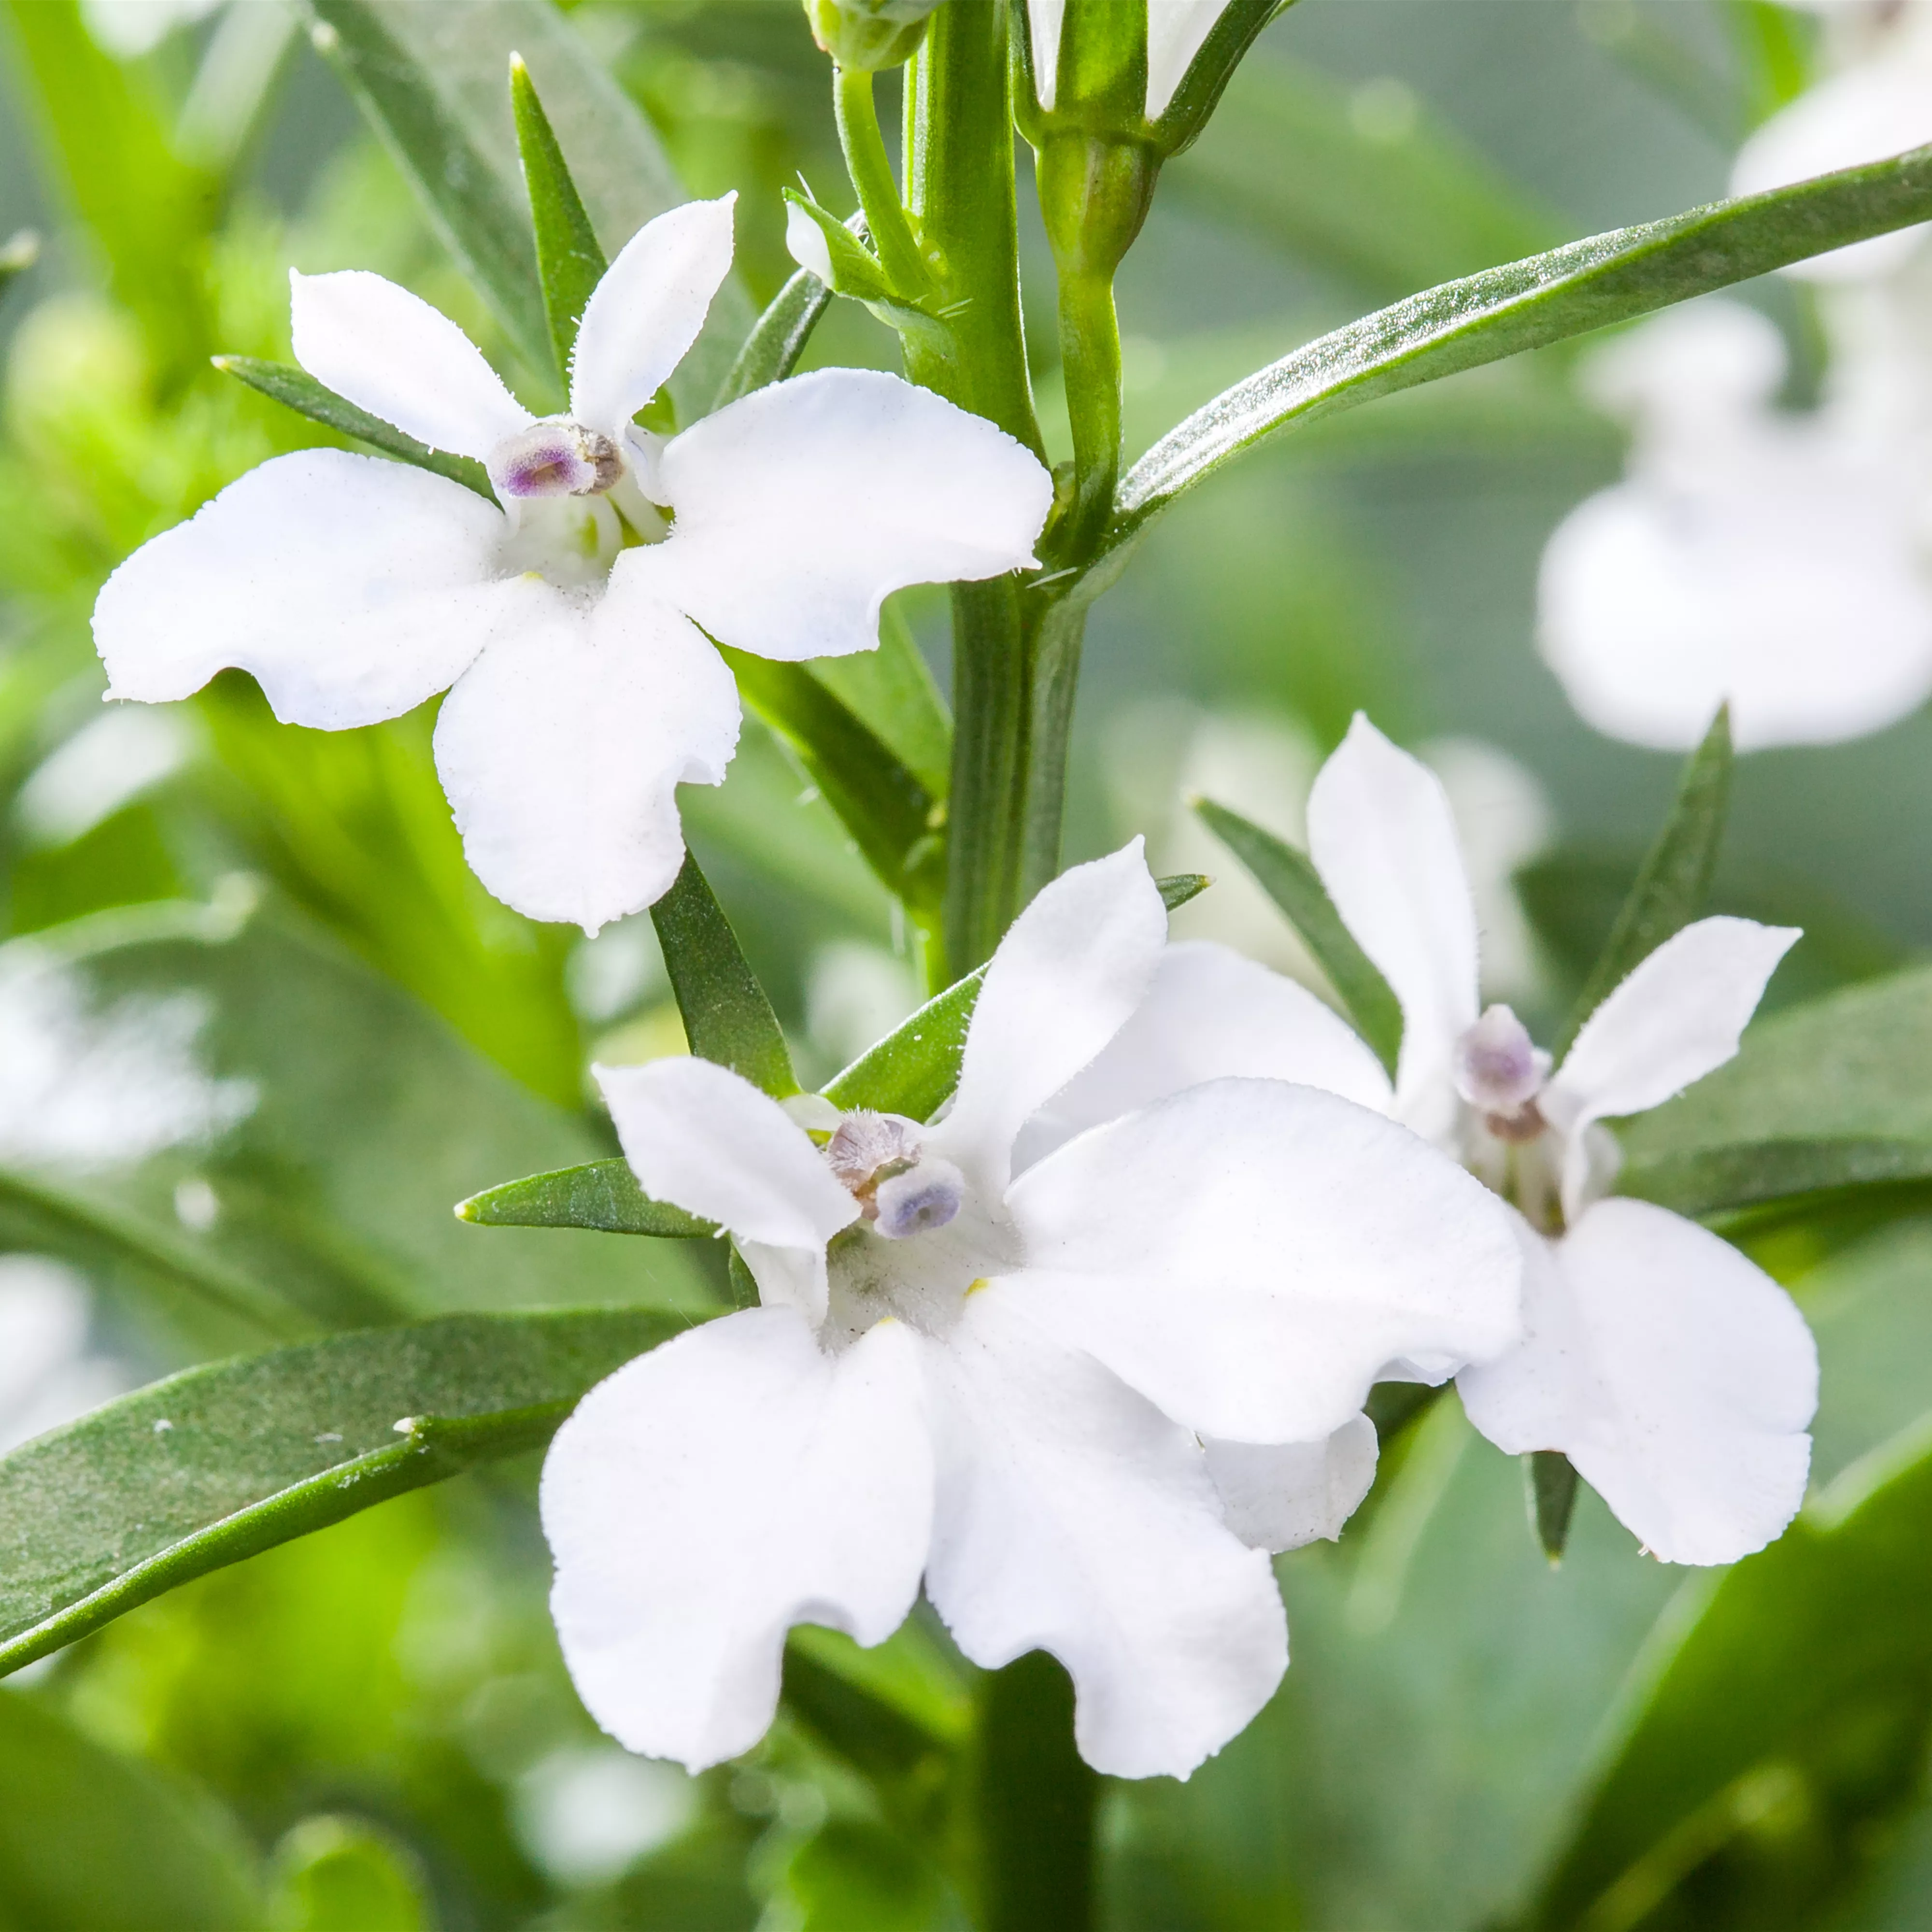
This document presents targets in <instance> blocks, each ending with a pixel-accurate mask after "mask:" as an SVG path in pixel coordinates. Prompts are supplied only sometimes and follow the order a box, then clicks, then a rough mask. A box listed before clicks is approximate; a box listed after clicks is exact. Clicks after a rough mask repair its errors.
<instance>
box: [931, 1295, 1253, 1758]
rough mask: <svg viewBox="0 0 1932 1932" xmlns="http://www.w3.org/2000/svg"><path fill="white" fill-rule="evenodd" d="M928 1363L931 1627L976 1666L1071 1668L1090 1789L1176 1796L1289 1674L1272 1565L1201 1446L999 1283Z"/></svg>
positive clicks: (971, 1304) (975, 1302)
mask: <svg viewBox="0 0 1932 1932" xmlns="http://www.w3.org/2000/svg"><path fill="white" fill-rule="evenodd" d="M920 1353H921V1355H922V1359H923V1361H924V1364H925V1367H926V1377H927V1382H928V1386H929V1390H930V1391H931V1394H930V1397H929V1400H930V1401H931V1403H932V1410H931V1413H932V1427H933V1433H934V1449H935V1458H936V1463H937V1478H938V1489H937V1498H936V1504H935V1511H934V1520H933V1537H932V1556H931V1559H930V1560H929V1563H928V1566H927V1570H926V1589H927V1592H928V1594H929V1595H930V1596H931V1598H932V1602H933V1606H934V1607H935V1609H936V1610H938V1612H939V1613H940V1615H941V1616H942V1617H944V1619H946V1622H947V1628H949V1629H950V1630H951V1631H952V1633H953V1637H954V1639H955V1640H956V1641H957V1643H959V1648H960V1649H962V1651H964V1652H965V1654H966V1655H968V1657H969V1658H971V1659H972V1660H973V1661H974V1663H976V1664H983V1665H985V1666H986V1667H988V1668H989V1669H991V1668H996V1667H998V1666H999V1665H1001V1664H1008V1663H1010V1662H1011V1661H1013V1659H1014V1658H1017V1657H1021V1656H1023V1655H1025V1653H1026V1652H1028V1651H1031V1650H1046V1651H1050V1652H1052V1654H1053V1655H1055V1657H1057V1658H1059V1659H1060V1661H1061V1663H1063V1664H1065V1665H1066V1667H1067V1670H1068V1673H1070V1675H1071V1676H1072V1677H1073V1685H1074V1691H1075V1706H1074V1720H1073V1731H1074V1737H1075V1739H1076V1742H1077V1743H1078V1744H1079V1748H1080V1754H1081V1756H1082V1757H1084V1758H1085V1760H1087V1762H1088V1763H1089V1764H1091V1765H1092V1766H1094V1769H1096V1770H1097V1771H1103V1772H1108V1773H1109V1774H1111V1775H1113V1776H1115V1777H1117V1778H1151V1777H1156V1776H1160V1775H1166V1776H1169V1777H1173V1778H1185V1777H1186V1776H1187V1774H1188V1773H1189V1772H1190V1771H1192V1770H1193V1769H1194V1767H1195V1766H1196V1765H1198V1764H1199V1763H1200V1762H1201V1761H1202V1759H1203V1758H1205V1757H1208V1755H1209V1754H1211V1753H1212V1752H1214V1751H1218V1750H1220V1748H1221V1746H1222V1745H1224V1744H1226V1742H1228V1740H1229V1739H1230V1738H1232V1737H1233V1736H1235V1734H1236V1733H1238V1732H1239V1731H1240V1730H1242V1728H1243V1727H1244V1726H1245V1725H1247V1723H1248V1722H1249V1721H1250V1719H1251V1718H1253V1716H1254V1715H1255V1714H1256V1712H1258V1711H1259V1709H1261V1707H1262V1705H1263V1704H1265V1703H1266V1702H1267V1701H1268V1697H1269V1696H1270V1694H1271V1693H1272V1692H1273V1691H1274V1687H1275V1685H1276V1684H1277V1682H1279V1681H1280V1677H1281V1673H1282V1672H1283V1670H1284V1669H1285V1668H1286V1666H1287V1663H1288V1629H1287V1625H1286V1620H1285V1619H1284V1618H1283V1615H1282V1608H1281V1598H1280V1593H1279V1592H1277V1589H1276V1588H1275V1582H1274V1574H1273V1573H1272V1571H1271V1569H1270V1568H1269V1565H1268V1558H1267V1557H1266V1556H1265V1555H1264V1554H1263V1553H1262V1552H1261V1551H1260V1550H1250V1549H1247V1548H1245V1547H1243V1545H1242V1544H1241V1543H1240V1541H1238V1540H1237V1538H1235V1536H1234V1535H1233V1534H1232V1532H1230V1531H1229V1529H1227V1528H1226V1526H1225V1525H1224V1524H1223V1521H1222V1520H1221V1509H1220V1499H1219V1497H1218V1496H1217V1493H1216V1492H1215V1489H1214V1484H1213V1483H1212V1482H1211V1480H1210V1479H1209V1477H1208V1469H1207V1463H1206V1459H1205V1457H1204V1456H1203V1455H1202V1451H1201V1450H1200V1448H1199V1445H1197V1444H1196V1442H1194V1441H1193V1438H1192V1437H1190V1436H1189V1435H1188V1434H1187V1432H1186V1431H1185V1430H1181V1429H1178V1428H1176V1427H1175V1425H1174V1424H1172V1423H1171V1422H1170V1421H1168V1420H1167V1418H1166V1417H1164V1416H1163V1415H1160V1414H1159V1413H1158V1412H1157V1411H1156V1410H1154V1409H1153V1408H1151V1407H1150V1406H1149V1405H1148V1403H1145V1402H1144V1401H1142V1400H1141V1398H1140V1397H1138V1396H1136V1394H1134V1393H1133V1391H1131V1390H1130V1389H1127V1388H1123V1387H1122V1386H1121V1385H1120V1383H1119V1382H1116V1381H1115V1379H1114V1378H1113V1377H1112V1376H1110V1375H1109V1373H1107V1372H1106V1370H1105V1369H1103V1368H1102V1367H1100V1364H1097V1363H1096V1362H1094V1361H1091V1360H1089V1359H1088V1358H1087V1357H1085V1356H1084V1355H1082V1354H1080V1353H1079V1352H1078V1351H1077V1350H1073V1349H1066V1348H1064V1347H1061V1346H1058V1344H1057V1343H1056V1342H1055V1339H1054V1338H1053V1337H1052V1336H1050V1335H1049V1334H1045V1333H1043V1331H1040V1330H1039V1329H1038V1328H1036V1327H1035V1326H1034V1325H1033V1324H1032V1323H1031V1322H1030V1321H1029V1320H1028V1317H1027V1314H1026V1313H1025V1310H1024V1308H1023V1307H1022V1305H1021V1304H1020V1303H1019V1299H1018V1298H1017V1297H1016V1295H1013V1292H1012V1291H1010V1289H1007V1288H1006V1287H1005V1286H1002V1285H1001V1284H999V1283H995V1284H994V1285H993V1286H991V1287H989V1288H987V1289H982V1290H981V1291H980V1292H978V1293H977V1294H975V1295H973V1296H971V1298H969V1299H968V1302H967V1304H966V1309H965V1314H964V1316H962V1319H961V1321H960V1322H959V1326H958V1327H957V1328H956V1329H955V1331H953V1334H952V1336H951V1337H950V1338H949V1339H948V1340H947V1341H946V1342H944V1343H938V1342H932V1341H929V1340H922V1342H921V1345H920Z"/></svg>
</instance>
